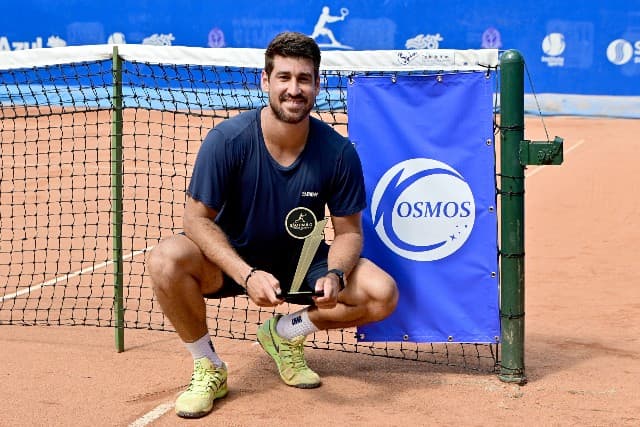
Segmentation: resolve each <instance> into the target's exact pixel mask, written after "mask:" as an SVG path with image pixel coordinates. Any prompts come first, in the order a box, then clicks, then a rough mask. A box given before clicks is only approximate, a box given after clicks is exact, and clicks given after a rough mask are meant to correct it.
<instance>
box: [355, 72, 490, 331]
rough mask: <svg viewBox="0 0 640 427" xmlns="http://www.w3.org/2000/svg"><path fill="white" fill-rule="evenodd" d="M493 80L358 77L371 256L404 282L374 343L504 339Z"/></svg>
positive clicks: (377, 326) (358, 129) (359, 144)
mask: <svg viewBox="0 0 640 427" xmlns="http://www.w3.org/2000/svg"><path fill="white" fill-rule="evenodd" d="M493 78H494V77H493V75H491V76H489V77H487V75H486V73H482V72H480V73H458V74H445V75H441V76H434V75H431V76H396V77H395V78H394V79H392V78H390V77H371V76H355V77H354V79H353V84H351V85H350V86H349V92H348V101H347V102H348V105H349V137H350V138H351V139H352V141H353V142H354V143H355V144H356V148H357V150H358V153H359V154H360V157H361V159H362V164H363V168H364V172H365V185H366V187H367V197H368V208H367V209H366V210H365V212H364V213H363V224H364V228H365V249H364V256H365V257H367V258H369V259H371V260H373V261H374V262H376V263H377V264H378V265H380V266H381V267H382V268H384V269H385V270H386V271H388V272H389V273H390V274H391V275H392V276H393V277H394V278H395V279H396V281H397V282H398V286H399V289H400V301H399V305H398V308H397V309H396V311H395V312H394V313H393V314H392V315H391V316H390V317H389V318H387V319H385V320H384V321H382V322H377V323H374V324H371V325H366V326H364V327H361V328H359V330H358V332H359V339H360V340H362V341H403V340H405V341H413V342H495V341H496V337H498V336H499V335H500V333H499V314H498V265H497V260H498V252H497V216H496V209H495V206H496V196H495V194H496V191H495V189H496V182H495V159H494V151H493V120H492V119H493V117H492V113H493V110H492V102H493V88H494V86H493V85H494V82H493Z"/></svg>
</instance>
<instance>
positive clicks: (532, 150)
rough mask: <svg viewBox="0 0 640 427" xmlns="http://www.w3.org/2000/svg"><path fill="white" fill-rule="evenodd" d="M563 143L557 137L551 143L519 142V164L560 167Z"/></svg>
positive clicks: (562, 158)
mask: <svg viewBox="0 0 640 427" xmlns="http://www.w3.org/2000/svg"><path fill="white" fill-rule="evenodd" d="M563 142H564V140H563V139H562V138H560V137H559V136H556V137H555V139H554V140H553V141H529V140H525V141H520V153H519V154H520V164H521V165H522V166H527V165H561V164H562V162H563V160H564V153H563V148H562V146H563Z"/></svg>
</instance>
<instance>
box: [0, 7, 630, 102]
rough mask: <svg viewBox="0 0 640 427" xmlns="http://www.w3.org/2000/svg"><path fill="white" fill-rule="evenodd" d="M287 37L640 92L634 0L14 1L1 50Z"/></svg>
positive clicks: (545, 87) (587, 87)
mask: <svg viewBox="0 0 640 427" xmlns="http://www.w3.org/2000/svg"><path fill="white" fill-rule="evenodd" d="M284 30H293V31H299V32H302V33H305V34H308V35H310V36H312V37H313V38H314V39H316V41H317V42H318V43H319V44H320V45H321V47H322V49H325V50H328V49H339V50H369V49H417V48H431V49H438V48H447V49H478V48H498V49H518V50H519V51H521V52H522V53H523V56H524V57H525V60H526V62H527V68H528V72H529V75H530V76H531V81H532V82H533V86H531V85H530V84H529V80H528V79H527V82H526V84H527V88H526V90H527V93H530V94H531V93H533V92H536V93H538V94H545V93H554V94H576V95H601V96H611V95H614V96H621V95H622V96H625V97H629V96H631V97H638V96H640V85H639V84H638V77H639V76H640V2H638V1H628V0H608V1H606V2H604V1H596V0H583V1H578V0H568V1H564V2H558V1H553V2H552V1H541V2H525V1H521V0H509V1H504V2H486V1H480V0H467V1H464V2H451V1H450V2H441V3H438V5H437V7H434V6H433V3H432V2H428V1H425V0H389V1H384V2H380V1H377V0H375V1H374V0H324V1H310V0H306V1H305V0H299V1H292V0H274V1H271V2H255V1H253V0H234V1H230V0H219V1H203V0H182V1H173V0H171V1H170V0H138V1H130V2H89V1H86V0H57V1H56V0H47V1H45V0H23V1H19V2H18V1H6V2H4V3H3V11H2V14H1V15H0V50H17V49H30V48H38V47H54V46H64V45H81V44H104V43H137V44H140V43H142V44H153V45H183V46H197V47H252V48H264V47H266V45H267V43H268V42H269V40H271V38H272V37H273V36H274V35H275V34H277V33H279V32H281V31H284ZM563 99H564V100H565V101H566V100H568V101H571V102H566V103H565V104H564V107H565V108H567V109H569V111H564V112H567V113H573V114H580V113H585V114H588V113H589V112H590V111H591V110H590V107H593V105H592V104H589V103H588V102H584V103H582V105H580V104H579V103H576V102H575V101H576V100H575V99H573V98H570V97H569V98H567V97H565V98H563ZM600 101H601V102H604V101H609V100H608V99H606V98H605V99H601V100H600ZM557 108H558V109H559V110H560V111H558V112H563V111H562V109H563V105H559V106H557ZM639 114H640V113H639Z"/></svg>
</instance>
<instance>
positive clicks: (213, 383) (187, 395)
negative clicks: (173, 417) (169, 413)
mask: <svg viewBox="0 0 640 427" xmlns="http://www.w3.org/2000/svg"><path fill="white" fill-rule="evenodd" d="M227 391H228V390H227V366H226V365H224V364H223V365H222V366H221V367H219V368H218V367H217V366H215V365H214V364H213V363H212V362H211V360H209V359H208V358H207V357H201V358H200V359H196V360H194V361H193V375H192V376H191V383H190V384H189V387H188V388H187V390H186V391H184V392H183V393H182V394H181V395H180V396H178V399H177V400H176V414H177V415H178V416H179V417H182V418H200V417H204V416H205V415H207V414H208V413H209V412H211V410H212V409H213V401H214V400H216V399H220V398H221V397H224V396H226V395H227Z"/></svg>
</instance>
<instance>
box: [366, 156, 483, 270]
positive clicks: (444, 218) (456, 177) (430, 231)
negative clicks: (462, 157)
mask: <svg viewBox="0 0 640 427" xmlns="http://www.w3.org/2000/svg"><path fill="white" fill-rule="evenodd" d="M475 211H476V209H475V201H474V198H473V193H472V192H471V188H470V187H469V185H468V184H467V182H466V181H465V180H464V178H463V176H462V175H461V174H460V173H458V172H457V171H456V170H455V169H453V168H452V167H451V166H449V165H447V164H445V163H442V162H439V161H437V160H433V159H425V158H418V159H410V160H405V161H403V162H400V163H398V164H396V165H395V166H393V167H392V168H391V169H389V170H388V171H387V172H386V173H385V174H384V175H383V176H382V178H381V179H380V181H379V182H378V184H377V186H376V188H375V190H374V192H373V196H372V198H371V217H372V219H373V227H374V229H375V231H376V233H377V234H378V236H379V237H380V239H381V240H382V241H383V242H384V244H385V245H386V246H387V247H388V248H389V249H391V250H392V251H393V252H394V253H396V254H398V255H400V256H402V257H404V258H408V259H411V260H414V261H435V260H438V259H442V258H445V257H447V256H449V255H451V254H453V253H454V252H456V251H457V250H458V249H460V248H461V247H462V246H463V245H464V243H465V242H466V241H467V239H468V238H469V235H470V234H471V230H472V229H473V224H474V222H475Z"/></svg>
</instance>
